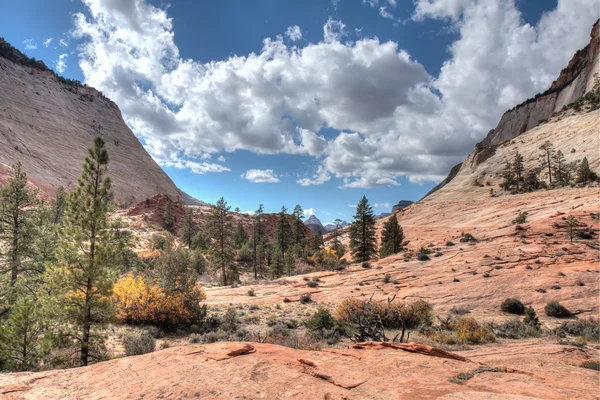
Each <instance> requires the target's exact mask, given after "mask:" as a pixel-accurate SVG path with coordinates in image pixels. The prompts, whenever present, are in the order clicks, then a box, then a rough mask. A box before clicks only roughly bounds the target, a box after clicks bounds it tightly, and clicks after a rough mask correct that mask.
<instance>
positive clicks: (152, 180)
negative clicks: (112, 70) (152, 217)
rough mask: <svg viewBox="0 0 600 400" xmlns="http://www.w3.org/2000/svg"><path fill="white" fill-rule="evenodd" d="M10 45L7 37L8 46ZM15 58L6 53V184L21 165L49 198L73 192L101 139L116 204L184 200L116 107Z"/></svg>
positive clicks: (0, 122) (1, 89) (0, 80)
mask: <svg viewBox="0 0 600 400" xmlns="http://www.w3.org/2000/svg"><path fill="white" fill-rule="evenodd" d="M8 46H10V45H8V44H7V43H6V42H4V40H2V39H0V47H1V48H2V49H7V48H9V47H8ZM15 50H16V49H15ZM16 51H17V52H18V50H16ZM11 54H16V55H17V56H19V55H20V57H17V56H13V57H10V58H12V59H14V60H15V61H17V62H13V61H9V60H8V59H7V58H4V57H2V56H0V180H1V181H4V180H6V178H7V176H9V175H10V173H11V171H10V167H11V165H13V164H14V163H16V162H17V161H21V162H22V163H23V165H24V167H25V170H26V171H27V174H28V176H29V178H30V180H31V182H32V183H33V184H34V185H36V186H37V187H39V188H40V189H41V191H42V193H44V194H46V195H51V194H52V193H53V192H54V190H55V189H56V188H57V187H59V186H64V187H65V188H66V189H67V190H70V189H73V188H74V187H75V185H76V184H77V178H78V177H79V174H80V173H81V165H82V164H83V158H84V157H85V156H86V155H87V149H88V148H89V147H91V145H92V141H93V138H94V137H95V136H101V137H102V138H104V140H105V141H106V143H107V148H108V151H109V155H110V157H111V161H110V165H109V174H110V177H111V179H112V184H113V191H114V193H115V199H116V200H117V201H119V202H124V203H127V204H131V203H135V202H138V201H142V200H144V199H145V198H147V197H150V196H152V195H154V194H157V193H162V194H167V195H169V196H171V197H172V198H173V199H176V198H178V197H180V195H179V192H178V190H177V187H176V186H175V184H174V183H173V182H172V181H171V179H170V178H169V177H168V176H167V174H166V173H165V172H164V171H163V170H162V169H161V168H160V167H159V166H158V165H157V164H156V162H154V160H153V159H152V157H150V155H149V154H148V153H147V152H146V150H145V149H144V147H143V146H142V145H141V144H140V142H139V141H138V139H137V138H136V137H135V135H134V134H133V133H132V132H131V130H130V129H129V128H128V127H127V125H126V124H125V122H124V121H123V118H122V116H121V112H120V111H119V108H118V107H117V105H116V104H115V103H113V102H112V101H110V100H109V99H107V98H106V97H104V96H103V95H102V94H101V93H99V92H98V91H97V90H95V89H93V88H91V87H85V86H81V85H78V84H74V83H73V82H67V81H66V80H64V79H63V78H60V77H58V76H57V75H55V74H54V73H53V72H52V71H50V70H48V69H44V68H45V65H44V64H43V63H41V62H37V63H35V64H32V63H31V61H30V60H29V59H28V58H27V57H25V56H23V55H22V54H20V53H18V54H17V53H14V52H13V53H11ZM28 60H29V61H28ZM26 64H27V65H26Z"/></svg>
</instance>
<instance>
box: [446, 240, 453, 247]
mask: <svg viewBox="0 0 600 400" xmlns="http://www.w3.org/2000/svg"><path fill="white" fill-rule="evenodd" d="M446 246H447V247H452V246H455V244H454V242H451V241H447V242H446Z"/></svg>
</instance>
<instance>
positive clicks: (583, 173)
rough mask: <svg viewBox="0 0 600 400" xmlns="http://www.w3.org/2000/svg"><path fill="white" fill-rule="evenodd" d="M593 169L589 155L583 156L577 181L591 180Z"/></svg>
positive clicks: (585, 181)
mask: <svg viewBox="0 0 600 400" xmlns="http://www.w3.org/2000/svg"><path fill="white" fill-rule="evenodd" d="M591 172H592V170H591V169H590V163H589V161H588V159H587V157H583V160H581V164H579V169H578V171H577V183H583V184H587V183H588V182H589V181H590V177H591V175H592V173H591Z"/></svg>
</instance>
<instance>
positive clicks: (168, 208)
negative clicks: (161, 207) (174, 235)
mask: <svg viewBox="0 0 600 400" xmlns="http://www.w3.org/2000/svg"><path fill="white" fill-rule="evenodd" d="M163 221H164V223H165V229H166V230H168V231H169V232H173V229H175V215H174V214H173V202H172V201H171V198H170V197H167V204H165V212H164V215H163Z"/></svg>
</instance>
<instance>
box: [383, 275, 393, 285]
mask: <svg viewBox="0 0 600 400" xmlns="http://www.w3.org/2000/svg"><path fill="white" fill-rule="evenodd" d="M391 281H392V275H391V274H390V273H387V274H385V276H384V277H383V283H390V282H391Z"/></svg>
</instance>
